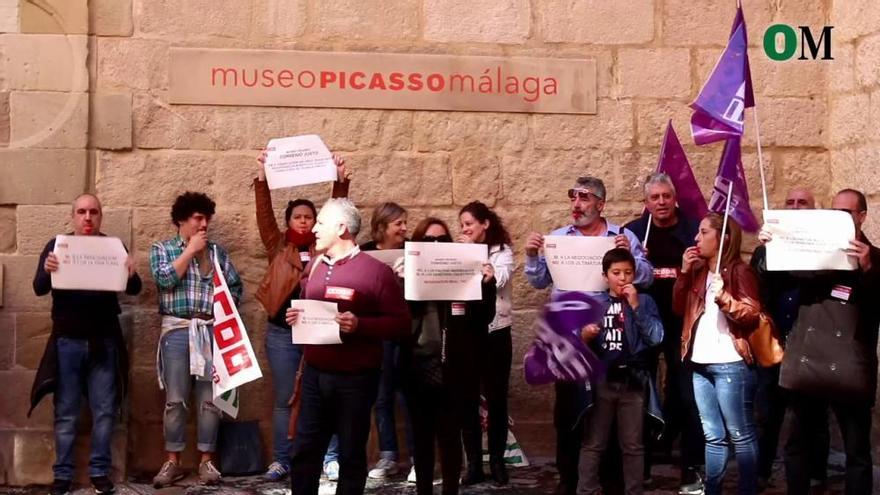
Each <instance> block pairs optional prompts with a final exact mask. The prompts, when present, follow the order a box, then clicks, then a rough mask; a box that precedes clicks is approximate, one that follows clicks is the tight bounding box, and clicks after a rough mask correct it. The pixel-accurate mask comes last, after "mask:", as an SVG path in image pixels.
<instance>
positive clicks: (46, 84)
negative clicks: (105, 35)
mask: <svg viewBox="0 0 880 495" xmlns="http://www.w3.org/2000/svg"><path fill="white" fill-rule="evenodd" d="M87 46H88V40H87V37H86V36H76V35H73V36H64V35H55V34H46V35H23V34H7V35H4V36H0V54H2V59H0V67H2V72H3V77H2V80H3V81H4V83H5V84H4V86H5V87H7V89H10V90H28V91H86V90H88V87H89V80H88V71H87V70H86V58H87V57H88V49H87Z"/></svg>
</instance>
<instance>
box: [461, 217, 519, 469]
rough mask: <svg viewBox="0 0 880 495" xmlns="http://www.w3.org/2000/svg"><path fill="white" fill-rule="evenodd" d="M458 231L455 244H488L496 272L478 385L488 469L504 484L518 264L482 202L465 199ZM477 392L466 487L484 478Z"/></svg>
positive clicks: (467, 442) (468, 432) (467, 433)
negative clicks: (485, 411) (483, 403)
mask: <svg viewBox="0 0 880 495" xmlns="http://www.w3.org/2000/svg"><path fill="white" fill-rule="evenodd" d="M458 221H459V225H460V227H461V234H460V235H459V236H458V239H457V240H458V242H472V243H479V244H486V245H487V246H488V247H489V263H491V264H492V267H493V269H494V270H495V288H496V291H497V297H496V299H495V318H494V319H493V320H492V322H491V323H489V333H488V335H487V336H485V340H483V341H482V342H481V343H480V344H479V345H478V348H479V349H484V350H485V359H484V360H482V366H481V367H480V383H481V384H482V388H483V391H484V393H485V396H486V406H487V409H488V413H489V431H488V437H489V442H488V445H489V470H490V472H491V474H492V479H493V480H494V481H495V483H497V484H498V485H506V484H507V482H508V476H507V468H506V467H505V465H504V451H505V449H506V447H507V390H508V383H509V381H510V365H511V360H512V357H513V341H512V339H511V335H510V327H511V325H512V324H513V317H512V315H511V312H510V310H511V306H512V304H511V297H512V295H513V284H512V283H511V277H512V275H513V271H514V269H515V268H516V265H515V263H514V261H513V250H511V249H510V244H511V242H510V234H509V233H508V232H507V229H505V228H504V224H503V223H502V221H501V218H499V217H498V215H497V214H495V212H494V211H492V210H491V209H489V207H488V206H486V205H485V204H483V203H481V202H479V201H474V202H471V203H468V204H467V205H465V206H464V208H462V209H461V211H460V212H459V213H458ZM479 405H480V403H479V396H477V397H476V400H475V401H474V402H473V403H472V404H471V405H470V406H469V410H468V411H467V416H466V418H465V423H464V425H463V427H464V451H465V455H467V461H468V469H467V475H466V476H465V478H464V479H463V480H462V483H463V484H465V485H470V484H474V483H479V482H481V481H483V479H484V477H485V475H484V474H483V447H482V446H483V430H482V428H481V426H480V423H481V421H480V407H479Z"/></svg>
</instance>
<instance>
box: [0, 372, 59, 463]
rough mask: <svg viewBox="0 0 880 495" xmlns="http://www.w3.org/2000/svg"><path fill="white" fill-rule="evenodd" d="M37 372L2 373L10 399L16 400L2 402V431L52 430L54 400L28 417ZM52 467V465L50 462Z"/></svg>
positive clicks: (41, 405) (0, 414)
mask: <svg viewBox="0 0 880 495" xmlns="http://www.w3.org/2000/svg"><path fill="white" fill-rule="evenodd" d="M35 375H36V371H33V370H21V369H14V370H8V371H2V372H0V376H2V377H3V383H4V389H5V391H6V392H7V393H8V394H9V397H16V398H17V399H16V400H5V401H2V402H0V429H4V430H5V429H19V428H21V429H24V428H27V429H46V430H49V431H51V430H52V400H51V397H50V398H49V400H43V401H42V402H40V405H39V406H37V408H36V409H34V413H33V414H32V415H31V417H30V418H28V417H27V412H28V409H30V406H31V404H30V400H28V398H29V397H30V392H31V385H32V384H33V383H34V376H35ZM49 465H50V466H51V465H52V463H51V462H50V463H49Z"/></svg>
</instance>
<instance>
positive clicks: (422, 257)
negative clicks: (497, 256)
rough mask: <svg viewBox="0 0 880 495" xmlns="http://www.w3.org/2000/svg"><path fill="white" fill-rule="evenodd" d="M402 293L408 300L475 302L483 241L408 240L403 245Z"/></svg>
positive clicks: (484, 257)
mask: <svg viewBox="0 0 880 495" xmlns="http://www.w3.org/2000/svg"><path fill="white" fill-rule="evenodd" d="M403 249H404V268H403V272H404V277H403V278H404V284H403V287H404V295H405V296H406V299H407V300H410V301H477V300H480V299H482V298H483V287H482V286H481V285H480V284H481V281H482V278H483V274H482V267H483V263H485V262H486V260H487V259H488V256H489V251H488V248H487V247H486V245H485V244H464V243H451V242H407V243H406V244H405V245H404V247H403Z"/></svg>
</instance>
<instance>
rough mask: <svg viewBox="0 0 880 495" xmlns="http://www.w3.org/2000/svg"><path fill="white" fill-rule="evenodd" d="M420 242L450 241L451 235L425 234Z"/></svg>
mask: <svg viewBox="0 0 880 495" xmlns="http://www.w3.org/2000/svg"><path fill="white" fill-rule="evenodd" d="M422 242H452V236H451V235H448V234H446V235H436V236H435V235H426V236H425V237H423V238H422Z"/></svg>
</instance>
